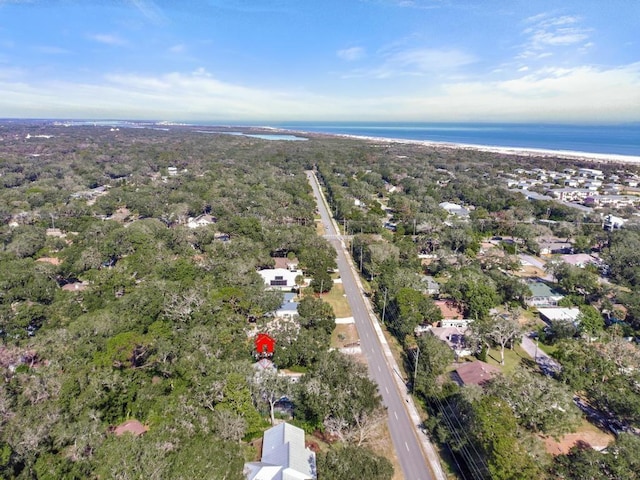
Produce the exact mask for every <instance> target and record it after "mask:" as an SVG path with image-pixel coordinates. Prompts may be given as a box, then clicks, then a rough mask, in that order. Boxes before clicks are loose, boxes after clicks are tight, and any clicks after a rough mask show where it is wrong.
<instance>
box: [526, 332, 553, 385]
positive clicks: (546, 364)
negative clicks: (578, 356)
mask: <svg viewBox="0 0 640 480" xmlns="http://www.w3.org/2000/svg"><path fill="white" fill-rule="evenodd" d="M532 336H533V332H529V333H527V334H525V335H523V336H522V343H521V346H522V349H523V350H524V351H525V352H527V354H528V355H529V356H530V357H531V358H532V359H533V360H535V362H536V363H537V364H538V366H539V367H540V369H541V370H542V371H543V372H544V373H545V374H546V375H552V374H554V373H558V372H559V371H560V370H561V369H562V366H561V365H560V364H559V363H558V362H556V361H555V360H554V359H553V358H551V357H550V356H549V355H547V353H546V352H544V351H543V350H542V349H540V348H538V345H537V340H534V339H532Z"/></svg>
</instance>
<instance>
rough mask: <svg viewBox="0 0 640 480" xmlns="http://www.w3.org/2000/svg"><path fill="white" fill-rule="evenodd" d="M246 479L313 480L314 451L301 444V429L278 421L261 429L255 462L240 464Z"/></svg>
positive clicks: (314, 469)
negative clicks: (259, 444)
mask: <svg viewBox="0 0 640 480" xmlns="http://www.w3.org/2000/svg"><path fill="white" fill-rule="evenodd" d="M244 474H245V478H246V479H247V480H314V479H315V478H316V476H317V475H316V454H315V453H313V452H312V451H311V450H309V449H308V448H306V447H305V443H304V430H302V429H301V428H298V427H294V426H293V425H290V424H288V423H281V424H280V425H276V426H275V427H272V428H270V429H269V430H267V431H266V432H264V436H263V439H262V457H261V459H260V461H259V462H248V463H245V464H244Z"/></svg>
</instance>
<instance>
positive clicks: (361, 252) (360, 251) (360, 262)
mask: <svg viewBox="0 0 640 480" xmlns="http://www.w3.org/2000/svg"><path fill="white" fill-rule="evenodd" d="M362 247H363V245H360V273H362Z"/></svg>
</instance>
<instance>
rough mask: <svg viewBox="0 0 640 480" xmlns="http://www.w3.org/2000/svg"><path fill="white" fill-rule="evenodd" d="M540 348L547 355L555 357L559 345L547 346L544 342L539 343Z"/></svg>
mask: <svg viewBox="0 0 640 480" xmlns="http://www.w3.org/2000/svg"><path fill="white" fill-rule="evenodd" d="M538 348H539V349H540V350H542V351H543V352H544V353H546V354H547V355H551V356H553V354H554V353H555V351H556V350H558V346H557V345H545V344H544V343H542V342H539V343H538Z"/></svg>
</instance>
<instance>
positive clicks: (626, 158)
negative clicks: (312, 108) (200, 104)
mask: <svg viewBox="0 0 640 480" xmlns="http://www.w3.org/2000/svg"><path fill="white" fill-rule="evenodd" d="M296 133H298V134H304V135H318V133H317V132H296ZM322 135H328V136H332V137H342V138H352V139H357V140H367V141H371V142H376V143H380V142H385V143H401V144H409V145H422V146H425V147H437V148H451V149H456V150H477V151H481V152H492V153H499V154H502V155H518V156H525V157H556V158H565V159H568V160H582V161H589V162H595V163H627V164H629V163H631V164H640V156H636V155H616V154H606V153H589V152H574V151H569V150H544V149H537V148H517V147H496V146H491V145H472V144H466V143H448V142H434V141H429V140H407V139H402V138H386V137H368V136H359V135H346V134H332V133H323V134H322Z"/></svg>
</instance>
